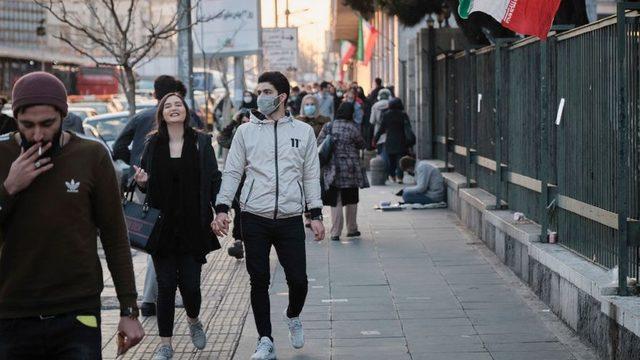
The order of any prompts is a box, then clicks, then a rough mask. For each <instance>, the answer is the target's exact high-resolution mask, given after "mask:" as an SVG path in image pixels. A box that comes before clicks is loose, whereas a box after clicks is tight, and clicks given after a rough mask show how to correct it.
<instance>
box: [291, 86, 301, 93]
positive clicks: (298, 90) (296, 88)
mask: <svg viewBox="0 0 640 360" xmlns="http://www.w3.org/2000/svg"><path fill="white" fill-rule="evenodd" d="M291 91H297V92H300V88H299V87H298V86H294V87H292V88H291Z"/></svg>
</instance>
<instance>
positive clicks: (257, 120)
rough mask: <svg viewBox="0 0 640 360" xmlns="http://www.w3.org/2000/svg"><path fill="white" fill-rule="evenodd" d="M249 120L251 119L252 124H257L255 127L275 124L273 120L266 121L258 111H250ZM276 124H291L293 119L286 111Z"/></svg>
mask: <svg viewBox="0 0 640 360" xmlns="http://www.w3.org/2000/svg"><path fill="white" fill-rule="evenodd" d="M249 118H250V119H251V123H252V124H257V125H268V124H273V123H275V121H274V120H271V119H268V118H267V117H266V116H264V115H263V114H262V113H261V112H259V111H258V110H251V116H250V117H249ZM278 123H280V124H287V123H293V117H291V114H290V113H289V111H288V110H287V111H285V113H284V116H283V117H282V118H281V119H280V120H278Z"/></svg>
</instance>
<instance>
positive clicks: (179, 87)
mask: <svg viewBox="0 0 640 360" xmlns="http://www.w3.org/2000/svg"><path fill="white" fill-rule="evenodd" d="M176 92H177V93H178V94H180V96H182V97H183V98H184V97H187V87H186V86H184V83H183V82H182V81H180V80H176Z"/></svg>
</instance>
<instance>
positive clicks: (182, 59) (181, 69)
mask: <svg viewBox="0 0 640 360" xmlns="http://www.w3.org/2000/svg"><path fill="white" fill-rule="evenodd" d="M178 15H179V16H180V19H179V21H178V28H179V29H182V30H181V31H180V32H179V33H178V79H180V80H181V81H182V82H183V83H184V85H185V86H186V87H187V99H188V100H187V101H188V104H189V106H191V109H194V108H195V100H194V99H193V39H192V37H191V0H178Z"/></svg>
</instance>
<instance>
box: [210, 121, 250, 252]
mask: <svg viewBox="0 0 640 360" xmlns="http://www.w3.org/2000/svg"><path fill="white" fill-rule="evenodd" d="M250 116H251V112H250V111H249V110H247V109H244V110H241V111H239V112H238V113H237V114H236V115H235V116H234V117H233V121H232V122H231V124H229V125H227V127H226V128H224V129H223V130H222V133H220V135H218V144H220V146H222V147H224V148H225V149H230V148H231V143H232V142H233V137H234V136H235V133H236V131H237V130H238V127H240V125H242V124H244V123H248V122H249V121H250ZM244 180H245V176H244V175H243V176H242V181H240V185H239V186H238V191H237V192H236V196H235V197H234V198H233V204H232V205H231V207H232V208H233V223H234V224H236V225H235V226H234V227H233V232H232V236H233V239H234V242H233V245H232V246H231V247H229V249H227V253H228V254H229V256H233V257H235V258H236V259H238V260H240V259H242V258H244V247H243V246H242V226H241V216H240V213H241V210H240V191H241V189H242V187H243V186H244Z"/></svg>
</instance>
